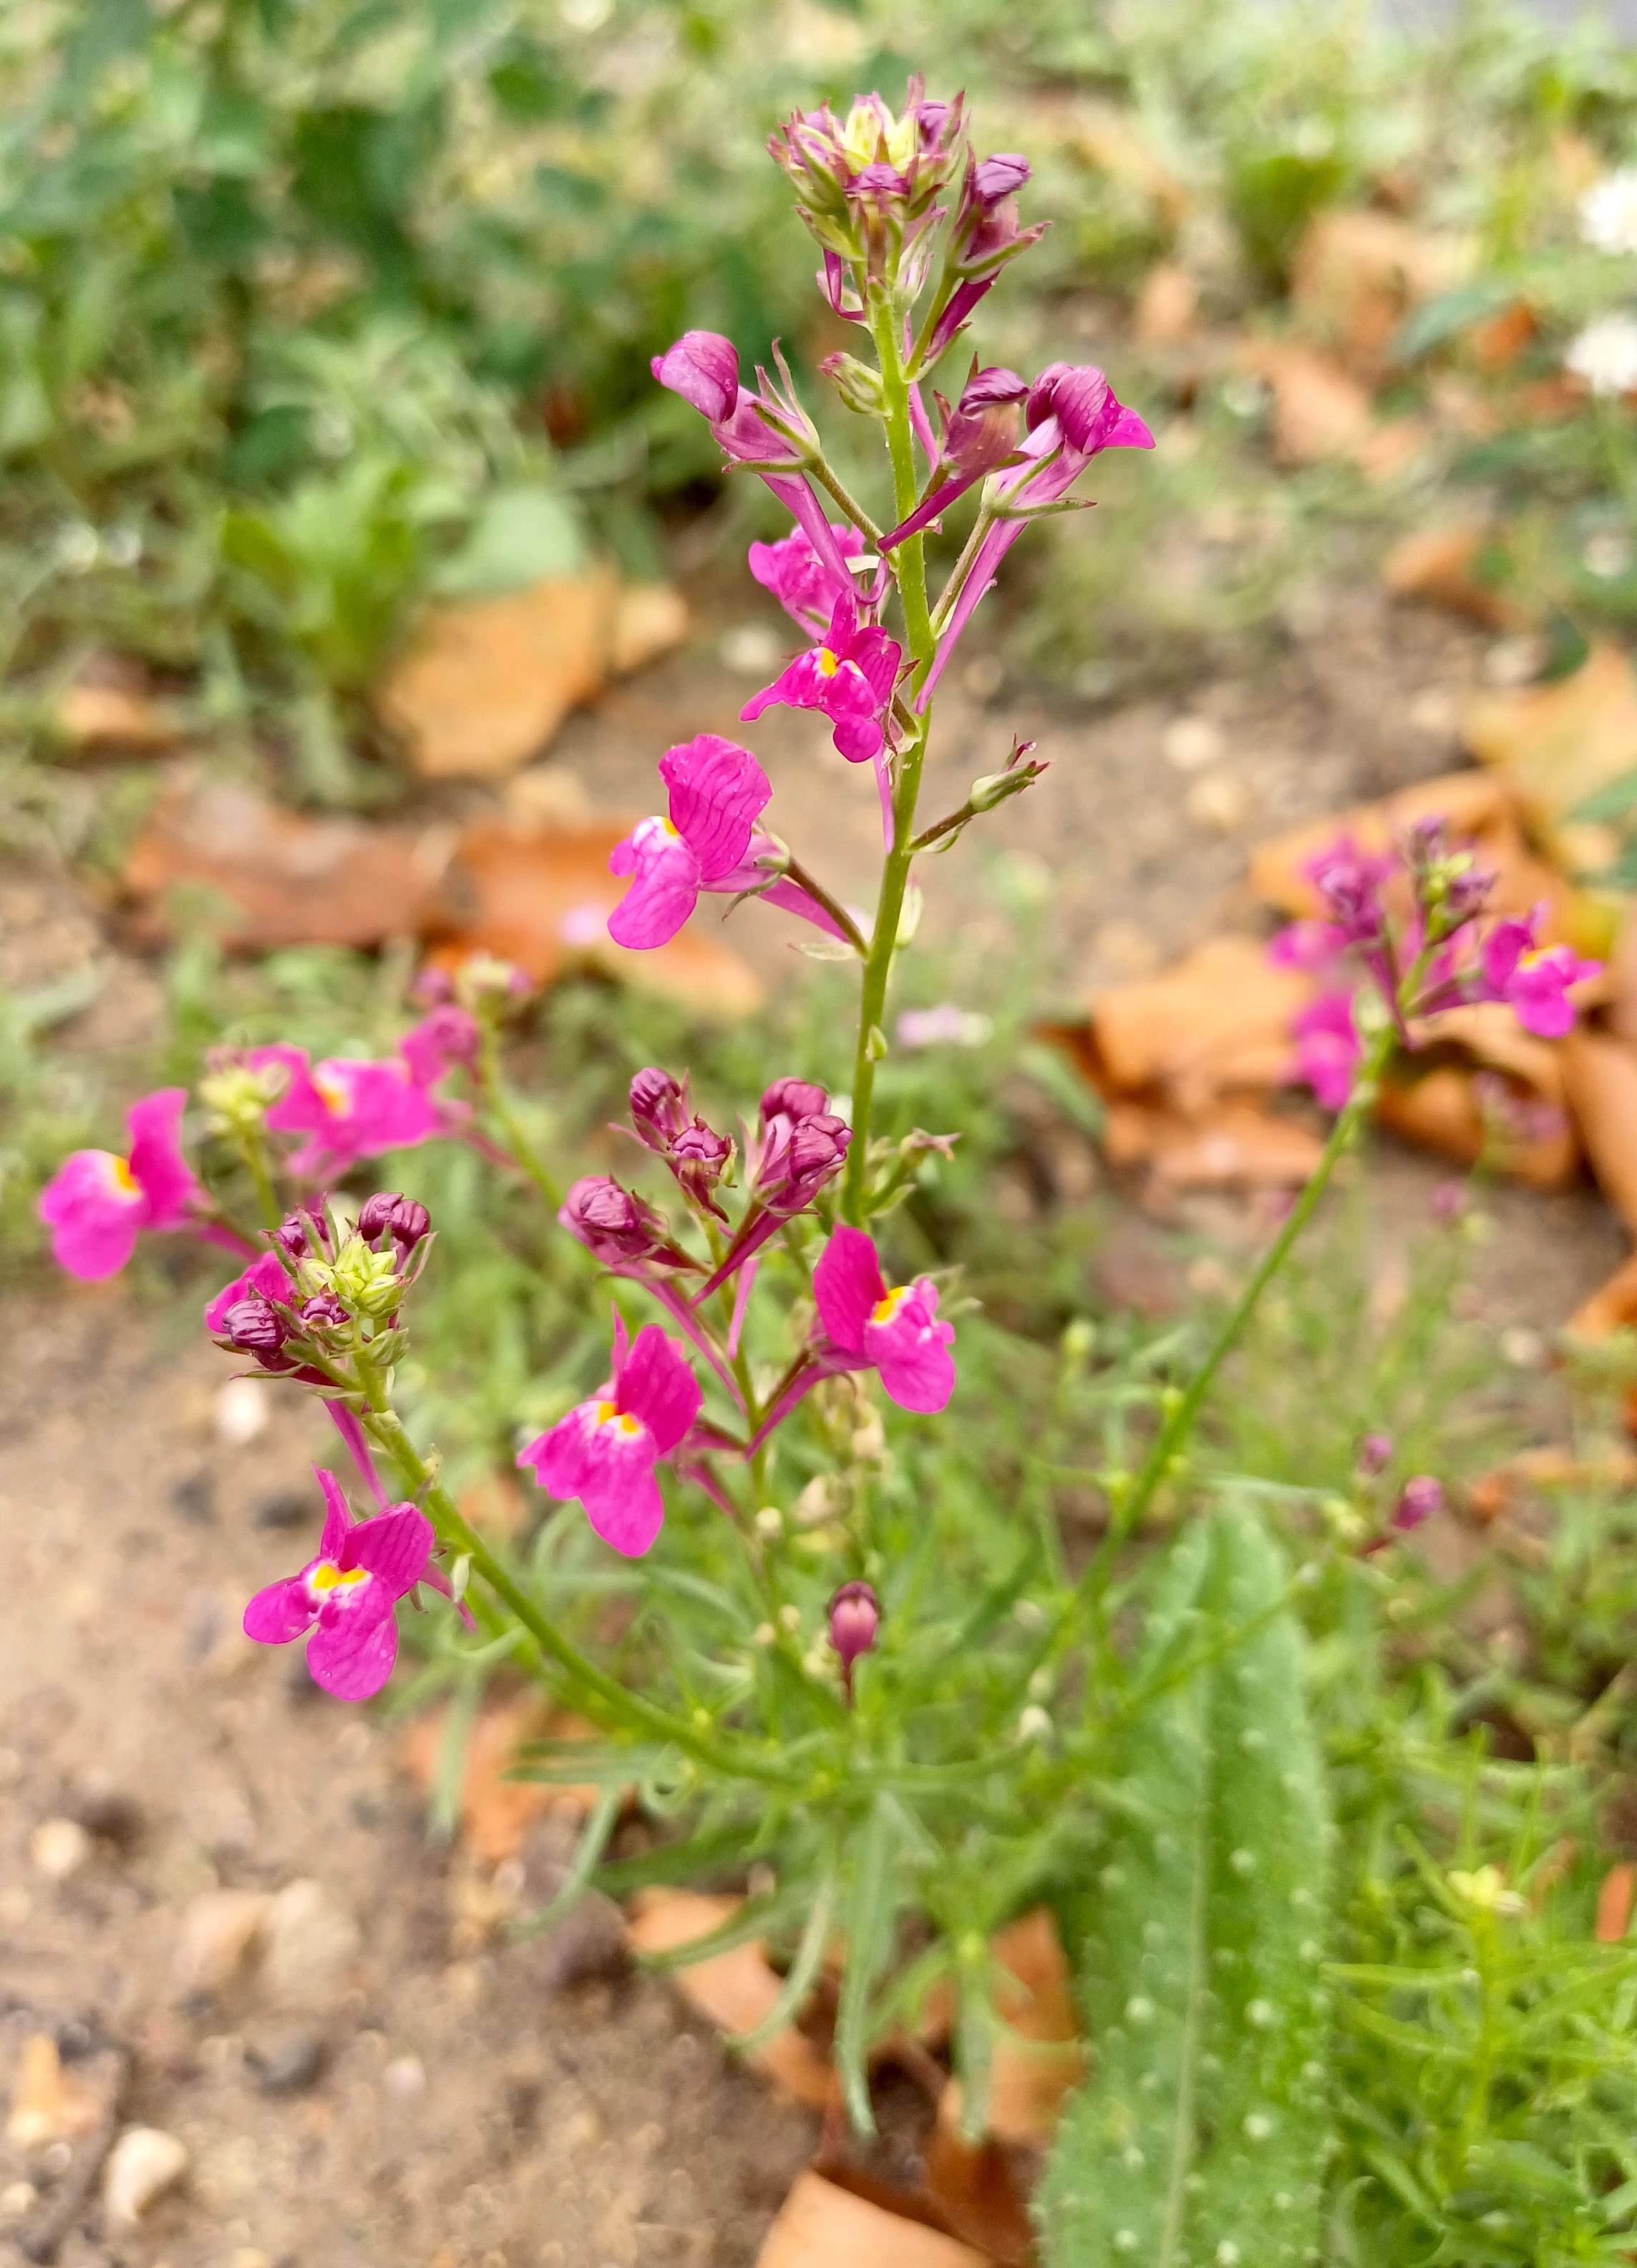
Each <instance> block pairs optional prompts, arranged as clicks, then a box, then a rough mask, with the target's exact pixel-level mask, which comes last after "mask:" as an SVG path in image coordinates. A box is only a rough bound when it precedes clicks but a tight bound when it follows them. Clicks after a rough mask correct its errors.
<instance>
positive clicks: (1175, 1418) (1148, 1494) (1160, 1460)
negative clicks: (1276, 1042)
mask: <svg viewBox="0 0 1637 2268" xmlns="http://www.w3.org/2000/svg"><path fill="white" fill-rule="evenodd" d="M1394 1037H1395V1035H1394V1034H1393V1032H1392V1029H1391V1027H1387V1028H1386V1029H1384V1030H1383V1031H1381V1032H1378V1033H1377V1034H1376V1036H1375V1037H1374V1039H1373V1040H1372V1041H1371V1042H1370V1045H1369V1050H1368V1052H1367V1053H1366V1055H1365V1056H1364V1057H1363V1059H1362V1062H1361V1064H1360V1065H1359V1068H1358V1071H1357V1074H1356V1076H1355V1077H1354V1081H1353V1091H1352V1093H1351V1094H1349V1095H1348V1097H1347V1104H1346V1107H1345V1108H1343V1109H1342V1111H1341V1112H1340V1115H1339V1116H1338V1117H1337V1119H1336V1123H1335V1124H1334V1125H1333V1126H1332V1128H1331V1130H1330V1138H1329V1140H1328V1141H1327V1142H1326V1143H1325V1147H1324V1149H1323V1151H1322V1152H1321V1153H1320V1156H1319V1160H1318V1164H1317V1166H1315V1167H1314V1168H1313V1171H1312V1173H1311V1175H1310V1176H1309V1178H1308V1182H1307V1185H1306V1187H1305V1188H1304V1189H1303V1191H1302V1194H1301V1196H1300V1197H1298V1198H1297V1199H1296V1203H1295V1204H1293V1205H1292V1206H1291V1208H1290V1211H1289V1214H1288V1217H1287V1219H1286V1221H1285V1224H1284V1226H1283V1227H1282V1228H1281V1230H1280V1232H1279V1233H1278V1235H1277V1236H1276V1237H1275V1238H1274V1241H1273V1242H1272V1243H1271V1244H1270V1245H1269V1246H1268V1248H1267V1249H1266V1252H1265V1253H1264V1254H1263V1256H1262V1257H1261V1259H1260V1261H1259V1263H1257V1266H1256V1268H1255V1270H1253V1271H1252V1276H1251V1279H1250V1281H1249V1283H1248V1284H1246V1285H1245V1287H1244V1291H1243V1292H1241V1293H1240V1294H1239V1297H1238V1298H1237V1300H1235V1302H1234V1304H1233V1307H1232V1308H1231V1309H1230V1312H1229V1314H1228V1315H1227V1316H1226V1317H1225V1318H1224V1320H1223V1322H1222V1326H1221V1328H1220V1329H1218V1331H1217V1333H1216V1336H1215V1338H1214V1339H1213V1340H1212V1342H1211V1345H1210V1351H1208V1354H1207V1355H1206V1358H1205V1360H1204V1361H1203V1362H1202V1363H1201V1364H1200V1367H1199V1369H1198V1370H1197V1371H1196V1372H1195V1373H1194V1374H1193V1379H1192V1381H1190V1383H1189V1385H1188V1387H1187V1388H1186V1392H1184V1393H1183V1394H1182V1395H1179V1396H1178V1399H1177V1401H1176V1403H1174V1405H1173V1406H1172V1408H1171V1410H1170V1412H1169V1413H1168V1415H1167V1416H1166V1418H1165V1419H1164V1423H1163V1424H1162V1425H1161V1427H1160V1429H1159V1432H1157V1433H1156V1436H1155V1438H1154V1442H1153V1446H1152V1447H1150V1449H1149V1453H1148V1455H1147V1456H1146V1457H1145V1458H1144V1459H1143V1462H1142V1465H1141V1470H1140V1471H1139V1472H1138V1474H1137V1476H1136V1478H1135V1480H1134V1482H1133V1483H1132V1485H1131V1489H1130V1492H1129V1493H1128V1494H1127V1496H1126V1498H1125V1499H1124V1500H1123V1502H1121V1503H1120V1504H1119V1506H1118V1507H1117V1508H1116V1510H1115V1513H1114V1515H1113V1517H1112V1519H1111V1520H1110V1521H1109V1530H1108V1535H1107V1536H1106V1537H1105V1541H1104V1544H1103V1547H1102V1549H1101V1550H1099V1551H1098V1552H1097V1555H1096V1557H1095V1558H1094V1559H1093V1561H1092V1563H1091V1566H1090V1568H1088V1570H1087V1575H1086V1580H1087V1581H1090V1580H1091V1578H1092V1576H1093V1572H1094V1571H1097V1572H1100V1569H1101V1567H1102V1565H1103V1563H1104V1561H1105V1558H1106V1556H1107V1553H1108V1551H1109V1550H1110V1549H1111V1547H1112V1545H1113V1544H1114V1543H1117V1542H1118V1541H1119V1539H1120V1538H1121V1537H1122V1536H1125V1535H1130V1534H1131V1533H1132V1531H1133V1530H1134V1528H1136V1527H1137V1525H1138V1524H1139V1522H1140V1521H1141V1519H1142V1517H1143V1515H1144V1514H1145V1513H1146V1512H1147V1511H1148V1509H1149V1506H1150V1505H1151V1504H1152V1503H1153V1501H1154V1498H1155V1495H1156V1492H1157V1491H1158V1489H1159V1487H1160V1484H1161V1483H1162V1482H1163V1481H1164V1478H1165V1476H1166V1475H1167V1474H1168V1473H1169V1472H1170V1470H1171V1462H1172V1460H1173V1459H1174V1458H1175V1457H1176V1456H1177V1455H1178V1454H1179V1453H1180V1451H1181V1449H1182V1447H1183V1445H1184V1444H1185V1442H1186V1440H1188V1437H1189V1436H1190V1434H1191V1433H1192V1432H1193V1428H1194V1425H1195V1424H1196V1423H1197V1422H1198V1419H1199V1415H1200V1410H1201V1409H1202V1408H1203V1407H1204V1403H1205V1397H1206V1395H1208V1393H1209V1392H1210V1390H1211V1388H1212V1386H1213V1385H1214V1384H1215V1379H1216V1373H1218V1371H1220V1370H1221V1368H1222V1365H1223V1363H1224V1362H1226V1360H1227V1359H1228V1357H1229V1356H1230V1354H1231V1353H1232V1352H1233V1350H1234V1348H1235V1347H1236V1346H1237V1344H1238V1343H1239V1341H1240V1339H1241V1338H1242V1337H1243V1336H1244V1329H1245V1326H1246V1324H1247V1323H1249V1322H1250V1320H1251V1318H1252V1315H1253V1314H1255V1313H1256V1309H1257V1306H1258V1303H1259V1301H1260V1300H1261V1297H1262V1294H1263V1292H1266V1289H1267V1287H1268V1285H1270V1284H1271V1283H1272V1282H1273V1280H1274V1277H1275V1276H1277V1275H1278V1273H1279V1271H1280V1270H1281V1268H1282V1267H1283V1266H1284V1264H1285V1262H1286V1261H1287V1260H1288V1257H1289V1256H1290V1252H1291V1249H1292V1248H1293V1247H1294V1245H1295V1243H1296V1239H1297V1238H1298V1237H1299V1236H1300V1235H1301V1233H1302V1232H1303V1229H1304V1228H1305V1227H1306V1226H1307V1224H1308V1222H1309V1221H1310V1219H1312V1217H1313V1214H1314V1212H1315V1211H1316V1210H1317V1208H1318V1201H1319V1199H1320V1198H1321V1197H1323V1196H1324V1194H1325V1189H1327V1188H1328V1187H1329V1186H1330V1179H1331V1175H1332V1174H1333V1173H1334V1172H1335V1170H1336V1167H1337V1166H1338V1165H1339V1164H1340V1161H1341V1160H1342V1158H1343V1157H1344V1156H1345V1155H1346V1154H1347V1152H1348V1151H1349V1150H1350V1149H1351V1148H1352V1147H1353V1145H1354V1142H1355V1141H1356V1140H1357V1138H1358V1136H1359V1132H1360V1130H1361V1129H1362V1125H1363V1123H1364V1116H1365V1113H1366V1112H1367V1111H1368V1110H1369V1107H1370V1105H1371V1103H1372V1102H1373V1101H1374V1100H1375V1096H1376V1081H1377V1080H1378V1079H1379V1078H1380V1076H1381V1072H1382V1067H1383V1065H1384V1064H1385V1062H1386V1060H1387V1057H1388V1056H1389V1054H1390V1053H1391V1049H1392V1045H1393V1041H1394Z"/></svg>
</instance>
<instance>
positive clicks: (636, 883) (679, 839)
mask: <svg viewBox="0 0 1637 2268" xmlns="http://www.w3.org/2000/svg"><path fill="white" fill-rule="evenodd" d="M659 777H660V778H661V779H662V780H664V784H665V785H666V787H667V788H668V789H669V790H670V799H671V815H670V817H669V818H668V819H661V818H657V817H655V818H652V819H644V820H642V821H640V822H639V824H638V825H637V826H636V827H635V828H633V829H632V830H631V832H630V834H629V835H628V836H626V838H625V840H624V842H623V843H616V844H615V845H614V848H613V851H612V852H611V853H610V854H609V859H608V866H609V871H610V873H614V874H629V875H630V876H631V878H632V880H631V887H630V888H629V889H628V891H627V892H626V894H625V896H624V897H623V898H622V899H621V900H620V903H619V904H618V905H617V906H616V907H615V908H614V910H613V913H612V914H611V915H610V916H609V917H608V934H609V936H610V937H611V938H613V941H614V943H615V944H616V945H625V946H635V947H636V948H637V949H638V950H639V951H648V950H649V949H650V948H651V947H653V946H659V945H664V944H666V943H668V942H669V940H670V939H672V938H673V937H674V936H675V935H676V933H677V932H678V931H679V929H680V928H681V926H682V924H683V923H684V922H685V921H686V919H687V917H688V916H689V915H690V914H691V913H692V912H693V910H694V907H695V906H696V905H697V904H698V903H699V900H700V895H701V892H702V891H706V890H710V891H716V892H722V893H725V894H726V895H730V896H738V895H740V894H741V893H744V892H749V893H752V894H753V895H755V896H757V897H760V898H766V899H767V902H768V903H769V904H770V905H775V906H782V907H783V909H785V911H786V912H787V913H793V914H800V915H801V916H802V917H803V918H804V920H806V921H810V922H811V923H813V924H815V925H816V926H817V927H818V928H819V929H821V930H823V931H825V932H826V934H827V935H829V936H831V937H840V936H841V934H842V932H841V927H840V925H839V924H838V923H837V922H836V921H835V920H834V919H833V917H832V916H831V915H829V914H828V913H826V911H825V909H824V908H823V907H822V906H821V905H819V904H818V901H817V900H816V899H815V898H812V897H811V896H810V895H808V893H807V892H806V891H805V890H804V889H802V888H801V887H799V886H798V885H797V884H796V883H795V882H792V881H791V880H789V877H788V876H787V875H785V874H782V873H780V872H779V871H778V866H777V863H776V862H777V861H778V860H779V859H780V858H782V857H784V856H785V855H786V854H785V853H783V852H782V851H781V850H780V849H779V846H778V845H777V843H774V840H773V838H772V836H768V835H764V834H762V833H760V831H759V830H758V828H757V826H756V821H757V820H758V819H759V818H760V815H761V813H762V812H763V810H764V809H765V808H766V806H767V801H768V799H769V798H770V796H771V795H772V793H773V790H772V788H771V787H770V786H769V785H768V783H767V773H766V772H765V771H763V770H762V768H761V766H760V764H759V763H758V762H757V761H756V759H755V757H754V756H752V755H751V753H750V751H749V749H748V748H741V747H738V746H737V745H736V744H735V743H734V742H733V741H732V740H723V738H722V736H721V734H720V733H700V734H698V736H697V737H696V738H695V739H694V740H685V741H683V742H682V743H681V745H680V746H679V747H674V748H667V749H666V751H665V753H664V755H663V756H661V758H660V759H659Z"/></svg>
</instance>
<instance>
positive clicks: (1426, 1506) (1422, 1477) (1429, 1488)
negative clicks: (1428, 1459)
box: [1392, 1473, 1443, 1535]
mask: <svg viewBox="0 0 1637 2268" xmlns="http://www.w3.org/2000/svg"><path fill="white" fill-rule="evenodd" d="M1442 1510H1443V1484H1442V1481H1436V1480H1434V1479H1433V1477H1432V1476H1431V1475H1430V1474H1428V1473H1417V1474H1416V1475H1415V1476H1414V1478H1413V1480H1407V1481H1406V1482H1405V1484H1404V1486H1403V1487H1402V1488H1401V1489H1400V1490H1399V1491H1398V1503H1397V1504H1396V1505H1395V1506H1393V1512H1392V1524H1393V1526H1394V1527H1395V1528H1398V1530H1399V1532H1400V1533H1401V1534H1403V1535H1408V1534H1409V1532H1410V1530H1411V1529H1412V1528H1419V1527H1420V1524H1421V1522H1422V1521H1424V1520H1430V1519H1431V1518H1432V1516H1433V1514H1434V1513H1435V1512H1442Z"/></svg>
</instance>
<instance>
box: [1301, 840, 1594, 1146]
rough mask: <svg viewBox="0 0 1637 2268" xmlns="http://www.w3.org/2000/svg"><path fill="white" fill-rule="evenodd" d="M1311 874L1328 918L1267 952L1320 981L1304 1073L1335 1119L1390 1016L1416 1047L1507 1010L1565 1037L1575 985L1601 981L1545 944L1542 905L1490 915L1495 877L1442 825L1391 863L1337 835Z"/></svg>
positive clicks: (1402, 1037) (1304, 925) (1400, 848)
mask: <svg viewBox="0 0 1637 2268" xmlns="http://www.w3.org/2000/svg"><path fill="white" fill-rule="evenodd" d="M1306 873H1307V876H1308V879H1309V880H1310V882H1311V883H1312V885H1313V887H1314V889H1315V891H1316V892H1317V894H1318V898H1319V901H1320V902H1321V904H1322V906H1323V908H1324V912H1325V918H1323V919H1320V920H1311V921H1301V922H1296V923H1294V924H1292V925H1291V926H1290V927H1289V928H1288V929H1286V930H1284V931H1282V932H1281V934H1280V935H1279V936H1278V937H1277V938H1275V939H1274V943H1273V946H1272V947H1271V954H1272V957H1273V959H1274V961H1277V962H1278V963H1280V964H1281V966H1283V967H1286V968H1304V969H1307V970H1310V971H1311V972H1312V973H1313V974H1314V975H1315V976H1318V979H1319V983H1320V990H1319V991H1318V996H1317V997H1316V998H1314V999H1313V1000H1312V1001H1311V1002H1310V1004H1309V1005H1308V1006H1307V1007H1305V1008H1304V1009H1303V1011H1302V1013H1301V1014H1300V1015H1299V1016H1298V1017H1297V1019H1296V1028H1295V1036H1296V1077H1297V1079H1300V1080H1301V1081H1302V1082H1303V1084H1305V1085H1306V1086H1310V1087H1311V1088H1312V1090H1313V1093H1314V1094H1315V1095H1316V1096H1317V1097H1318V1101H1320V1102H1321V1103H1323V1104H1324V1105H1325V1108H1327V1109H1331V1110H1340V1108H1342V1106H1343V1105H1344V1104H1345V1103H1346V1101H1347V1097H1348V1095H1349V1094H1350V1093H1351V1091H1352V1087H1353V1082H1354V1072H1355V1071H1356V1069H1357V1066H1358V1063H1359V1060H1360V1057H1361V1056H1362V1052H1363V1037H1364V1031H1365V1029H1366V1028H1367V1027H1369V1026H1371V1025H1373V1024H1376V1023H1378V1022H1379V1021H1380V1020H1381V1019H1382V1018H1385V1019H1386V1020H1387V1021H1388V1022H1390V1023H1391V1026H1392V1027H1393V1030H1394V1032H1395V1034H1396V1035H1397V1037H1398V1040H1399V1042H1400V1043H1401V1044H1402V1045H1403V1046H1404V1047H1405V1048H1406V1049H1411V1050H1413V1049H1416V1048H1417V1047H1418V1046H1420V1044H1422V1042H1423V1041H1424V1039H1425V1038H1426V1037H1427V1036H1428V1032H1427V1027H1428V1020H1429V1019H1431V1018H1435V1017H1436V1016H1438V1015H1440V1014H1442V1013H1444V1012H1446V1011H1447V1010H1450V1009H1452V1008H1460V1007H1473V1006H1478V1005H1483V1004H1485V1003H1495V1002H1499V1003H1502V1004H1504V1005H1505V1006H1507V1007H1509V1009H1510V1010H1511V1011H1512V1013H1513V1014H1514V1015H1515V1016H1516V1019H1517V1020H1518V1022H1519V1023H1520V1024H1521V1025H1522V1026H1523V1028H1524V1030H1525V1031H1527V1032H1532V1033H1534V1034H1536V1035H1538V1037H1540V1038H1542V1039H1561V1038H1562V1037H1563V1035H1565V1033H1567V1031H1569V1030H1570V1029H1571V1028H1572V1027H1573V1025H1574V1022H1575V1000H1574V993H1575V988H1576V987H1577V986H1579V985H1582V984H1583V983H1586V982H1587V980H1588V979H1589V978H1591V977H1593V976H1597V973H1598V969H1599V966H1600V964H1599V963H1598V962H1597V961H1584V960H1582V958H1581V957H1580V955H1579V954H1576V953H1575V951H1574V949H1573V948H1572V947H1571V946H1567V945H1565V944H1561V943H1559V944H1543V943H1542V942H1541V932H1542V929H1543V927H1544V925H1545V922H1546V919H1547V914H1548V909H1547V908H1546V907H1545V905H1544V904H1543V905H1538V906H1536V907H1535V908H1534V909H1532V910H1531V912H1530V913H1529V914H1527V915H1524V916H1522V917H1517V916H1509V917H1506V918H1503V919H1494V918H1491V917H1488V907H1489V902H1490V898H1491V895H1492V894H1493V891H1494V880H1495V878H1494V875H1493V874H1487V873H1484V872H1483V871H1482V869H1481V868H1480V867H1479V863H1478V858H1477V854H1476V852H1475V851H1473V850H1472V848H1471V847H1469V846H1467V845H1464V844H1460V843H1454V842H1452V841H1451V839H1450V835H1449V831H1448V828H1447V827H1446V825H1445V823H1444V821H1442V820H1441V819H1436V818H1433V819H1427V820H1422V821H1418V822H1417V824H1416V825H1415V826H1414V827H1413V828H1411V829H1410V830H1409V831H1408V833H1407V834H1406V836H1404V838H1403V839H1402V840H1401V841H1400V842H1399V843H1397V844H1395V845H1394V847H1393V849H1392V850H1391V851H1387V852H1375V851H1366V850H1363V849H1362V848H1361V847H1360V846H1359V844H1358V843H1354V841H1353V840H1352V839H1351V838H1350V837H1349V836H1341V837H1340V839H1339V840H1338V841H1336V842H1335V843H1332V844H1331V845H1330V846H1329V848H1328V849H1326V850H1325V851H1322V852H1321V853H1320V854H1319V855H1318V858H1315V859H1313V860H1312V861H1311V862H1310V865H1308V867H1307V869H1306ZM1355 972H1362V975H1363V976H1364V978H1365V980H1366V983H1365V985H1364V989H1363V990H1362V992H1361V990H1359V988H1358V986H1357V984H1356V983H1355V982H1353V981H1349V980H1350V977H1351V976H1353V975H1354V973H1355Z"/></svg>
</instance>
